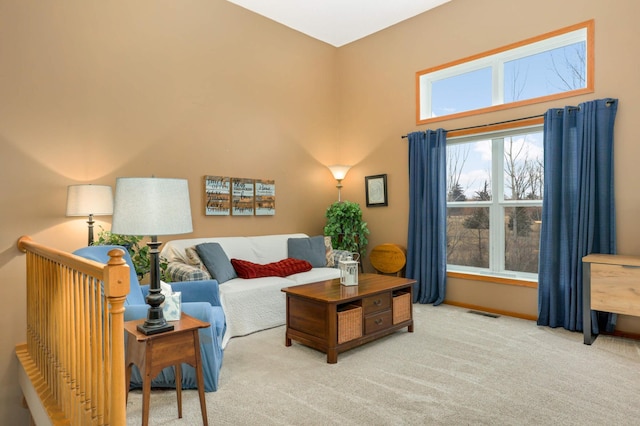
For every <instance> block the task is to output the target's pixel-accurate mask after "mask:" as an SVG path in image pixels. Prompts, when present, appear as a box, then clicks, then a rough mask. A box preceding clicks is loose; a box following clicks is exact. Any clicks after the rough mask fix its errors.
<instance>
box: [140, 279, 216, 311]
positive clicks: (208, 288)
mask: <svg viewBox="0 0 640 426" xmlns="http://www.w3.org/2000/svg"><path fill="white" fill-rule="evenodd" d="M168 284H169V285H170V286H171V288H172V289H173V291H179V292H181V293H182V303H188V302H209V303H210V304H211V306H222V304H221V303H220V294H219V284H218V281H216V280H204V281H182V282H175V283H174V282H171V283H168ZM140 289H141V290H142V294H143V296H144V297H147V294H148V293H149V285H142V286H140Z"/></svg>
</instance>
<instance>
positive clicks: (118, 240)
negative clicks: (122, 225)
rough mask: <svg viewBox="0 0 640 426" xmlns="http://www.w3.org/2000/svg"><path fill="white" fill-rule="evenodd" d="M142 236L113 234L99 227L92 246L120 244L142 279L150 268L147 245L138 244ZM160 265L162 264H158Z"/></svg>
mask: <svg viewBox="0 0 640 426" xmlns="http://www.w3.org/2000/svg"><path fill="white" fill-rule="evenodd" d="M140 241H142V236H139V235H120V234H113V233H111V231H106V230H104V229H103V228H102V227H100V232H99V233H98V239H97V240H96V241H94V242H93V245H94V246H106V245H114V246H122V247H124V248H126V249H127V251H128V252H129V255H130V256H131V261H133V266H134V267H135V269H136V274H137V275H138V278H139V279H142V277H144V276H145V275H146V274H147V273H148V272H149V271H150V270H151V260H150V258H149V246H147V245H146V244H142V245H141V244H140ZM160 266H161V267H162V265H160Z"/></svg>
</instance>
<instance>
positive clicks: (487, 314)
mask: <svg viewBox="0 0 640 426" xmlns="http://www.w3.org/2000/svg"><path fill="white" fill-rule="evenodd" d="M467 312H468V313H470V314H474V315H482V316H483V317H489V318H500V315H497V314H490V313H489V312H482V311H467Z"/></svg>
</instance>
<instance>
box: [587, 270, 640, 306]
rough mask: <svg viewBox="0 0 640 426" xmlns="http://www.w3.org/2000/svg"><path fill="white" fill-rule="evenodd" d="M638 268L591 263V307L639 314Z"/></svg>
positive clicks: (639, 277) (639, 283) (639, 279)
mask: <svg viewBox="0 0 640 426" xmlns="http://www.w3.org/2000/svg"><path fill="white" fill-rule="evenodd" d="M639 294H640V268H639V267H636V266H626V265H607V264H597V263H593V264H591V309H595V310H598V311H605V312H616V313H619V314H626V315H640V295H639Z"/></svg>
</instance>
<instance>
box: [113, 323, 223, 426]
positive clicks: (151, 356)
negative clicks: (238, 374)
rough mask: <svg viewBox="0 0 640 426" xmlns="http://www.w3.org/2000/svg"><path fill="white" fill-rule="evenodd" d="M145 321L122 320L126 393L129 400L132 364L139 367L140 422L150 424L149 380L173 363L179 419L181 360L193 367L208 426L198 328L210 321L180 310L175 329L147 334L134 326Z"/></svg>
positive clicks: (203, 421)
mask: <svg viewBox="0 0 640 426" xmlns="http://www.w3.org/2000/svg"><path fill="white" fill-rule="evenodd" d="M144 321H145V320H144V319H140V320H134V321H127V322H125V323H124V328H125V330H126V332H127V351H126V354H125V369H126V386H127V390H126V394H127V399H128V397H129V383H130V381H131V366H132V365H133V364H135V365H136V366H137V367H138V368H139V369H140V375H141V376H142V425H143V426H146V425H147V424H148V423H149V400H150V396H151V380H152V379H153V378H155V377H156V376H157V375H158V374H159V373H160V372H161V371H162V370H163V369H164V368H166V367H169V366H174V369H175V377H176V394H177V398H178V418H182V368H181V366H180V364H181V363H183V362H184V363H186V364H189V365H191V366H192V367H194V368H195V369H196V380H197V383H198V395H199V396H200V410H201V411H202V423H203V424H204V425H205V426H206V425H208V422H207V405H206V401H205V399H204V376H203V373H202V360H201V358H200V339H199V337H198V329H200V328H207V327H209V326H210V324H209V323H207V322H204V321H200V320H199V319H196V318H193V317H191V316H189V315H187V314H184V313H183V314H182V317H181V318H180V320H179V321H174V322H173V324H174V329H173V330H172V331H168V332H166V333H159V334H152V335H149V336H146V335H144V334H142V333H140V332H139V331H138V330H137V328H136V327H137V326H138V324H141V323H143V322H144Z"/></svg>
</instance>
